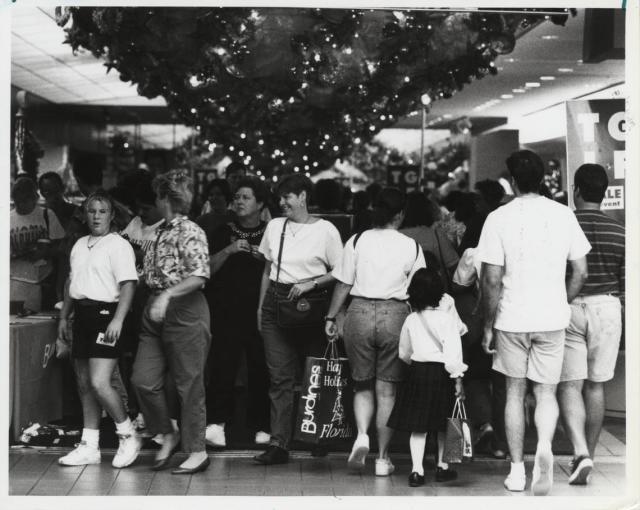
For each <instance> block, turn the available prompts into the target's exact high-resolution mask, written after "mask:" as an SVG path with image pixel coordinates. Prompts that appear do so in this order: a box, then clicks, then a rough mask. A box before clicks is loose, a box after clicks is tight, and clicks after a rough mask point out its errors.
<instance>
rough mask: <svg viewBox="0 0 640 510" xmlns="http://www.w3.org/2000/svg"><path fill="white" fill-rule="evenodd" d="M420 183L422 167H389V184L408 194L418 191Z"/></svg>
mask: <svg viewBox="0 0 640 510" xmlns="http://www.w3.org/2000/svg"><path fill="white" fill-rule="evenodd" d="M419 182H420V167H419V166H415V165H398V166H389V167H388V169H387V184H388V185H389V186H393V187H394V188H399V189H401V190H402V191H404V192H406V193H410V192H412V191H416V190H417V189H418V185H419Z"/></svg>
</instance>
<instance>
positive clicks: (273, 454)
mask: <svg viewBox="0 0 640 510" xmlns="http://www.w3.org/2000/svg"><path fill="white" fill-rule="evenodd" d="M253 460H254V461H255V462H257V463H258V464H263V465H265V466H271V465H273V464H286V463H287V462H289V452H288V451H287V450H285V449H284V448H280V447H279V446H275V445H271V446H269V447H268V448H267V449H266V450H265V451H264V452H263V453H261V454H260V455H256V456H255V457H254V458H253Z"/></svg>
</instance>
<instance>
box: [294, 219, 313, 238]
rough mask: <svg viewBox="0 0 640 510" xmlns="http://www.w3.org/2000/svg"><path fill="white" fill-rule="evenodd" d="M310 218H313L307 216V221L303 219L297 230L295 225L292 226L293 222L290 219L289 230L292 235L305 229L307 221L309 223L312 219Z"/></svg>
mask: <svg viewBox="0 0 640 510" xmlns="http://www.w3.org/2000/svg"><path fill="white" fill-rule="evenodd" d="M310 219H311V217H309V218H307V219H306V220H305V221H303V222H302V223H300V226H299V227H298V228H297V229H296V230H293V226H292V224H293V222H291V221H289V231H290V232H291V235H292V236H293V237H295V236H296V235H297V234H299V233H300V231H301V230H302V229H303V227H304V226H305V225H306V224H307V223H309V220H310Z"/></svg>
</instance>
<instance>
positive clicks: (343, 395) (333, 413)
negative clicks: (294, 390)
mask: <svg viewBox="0 0 640 510" xmlns="http://www.w3.org/2000/svg"><path fill="white" fill-rule="evenodd" d="M355 433H356V427H355V421H354V416H353V381H352V380H351V374H350V368H349V360H348V359H347V358H341V357H339V356H338V349H337V347H336V343H335V341H331V342H329V345H327V349H326V350H325V353H324V356H323V357H322V358H315V357H311V356H309V357H307V359H306V361H305V365H304V375H303V378H302V386H301V389H300V400H299V401H298V412H297V414H296V422H295V427H294V432H293V439H294V440H296V441H302V442H304V443H308V444H314V445H318V444H328V443H334V442H339V441H341V440H348V439H351V438H353V437H354V435H355Z"/></svg>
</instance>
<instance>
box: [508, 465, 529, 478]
mask: <svg viewBox="0 0 640 510" xmlns="http://www.w3.org/2000/svg"><path fill="white" fill-rule="evenodd" d="M509 476H511V477H514V478H524V477H525V473H524V462H512V463H511V471H510V472H509Z"/></svg>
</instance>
